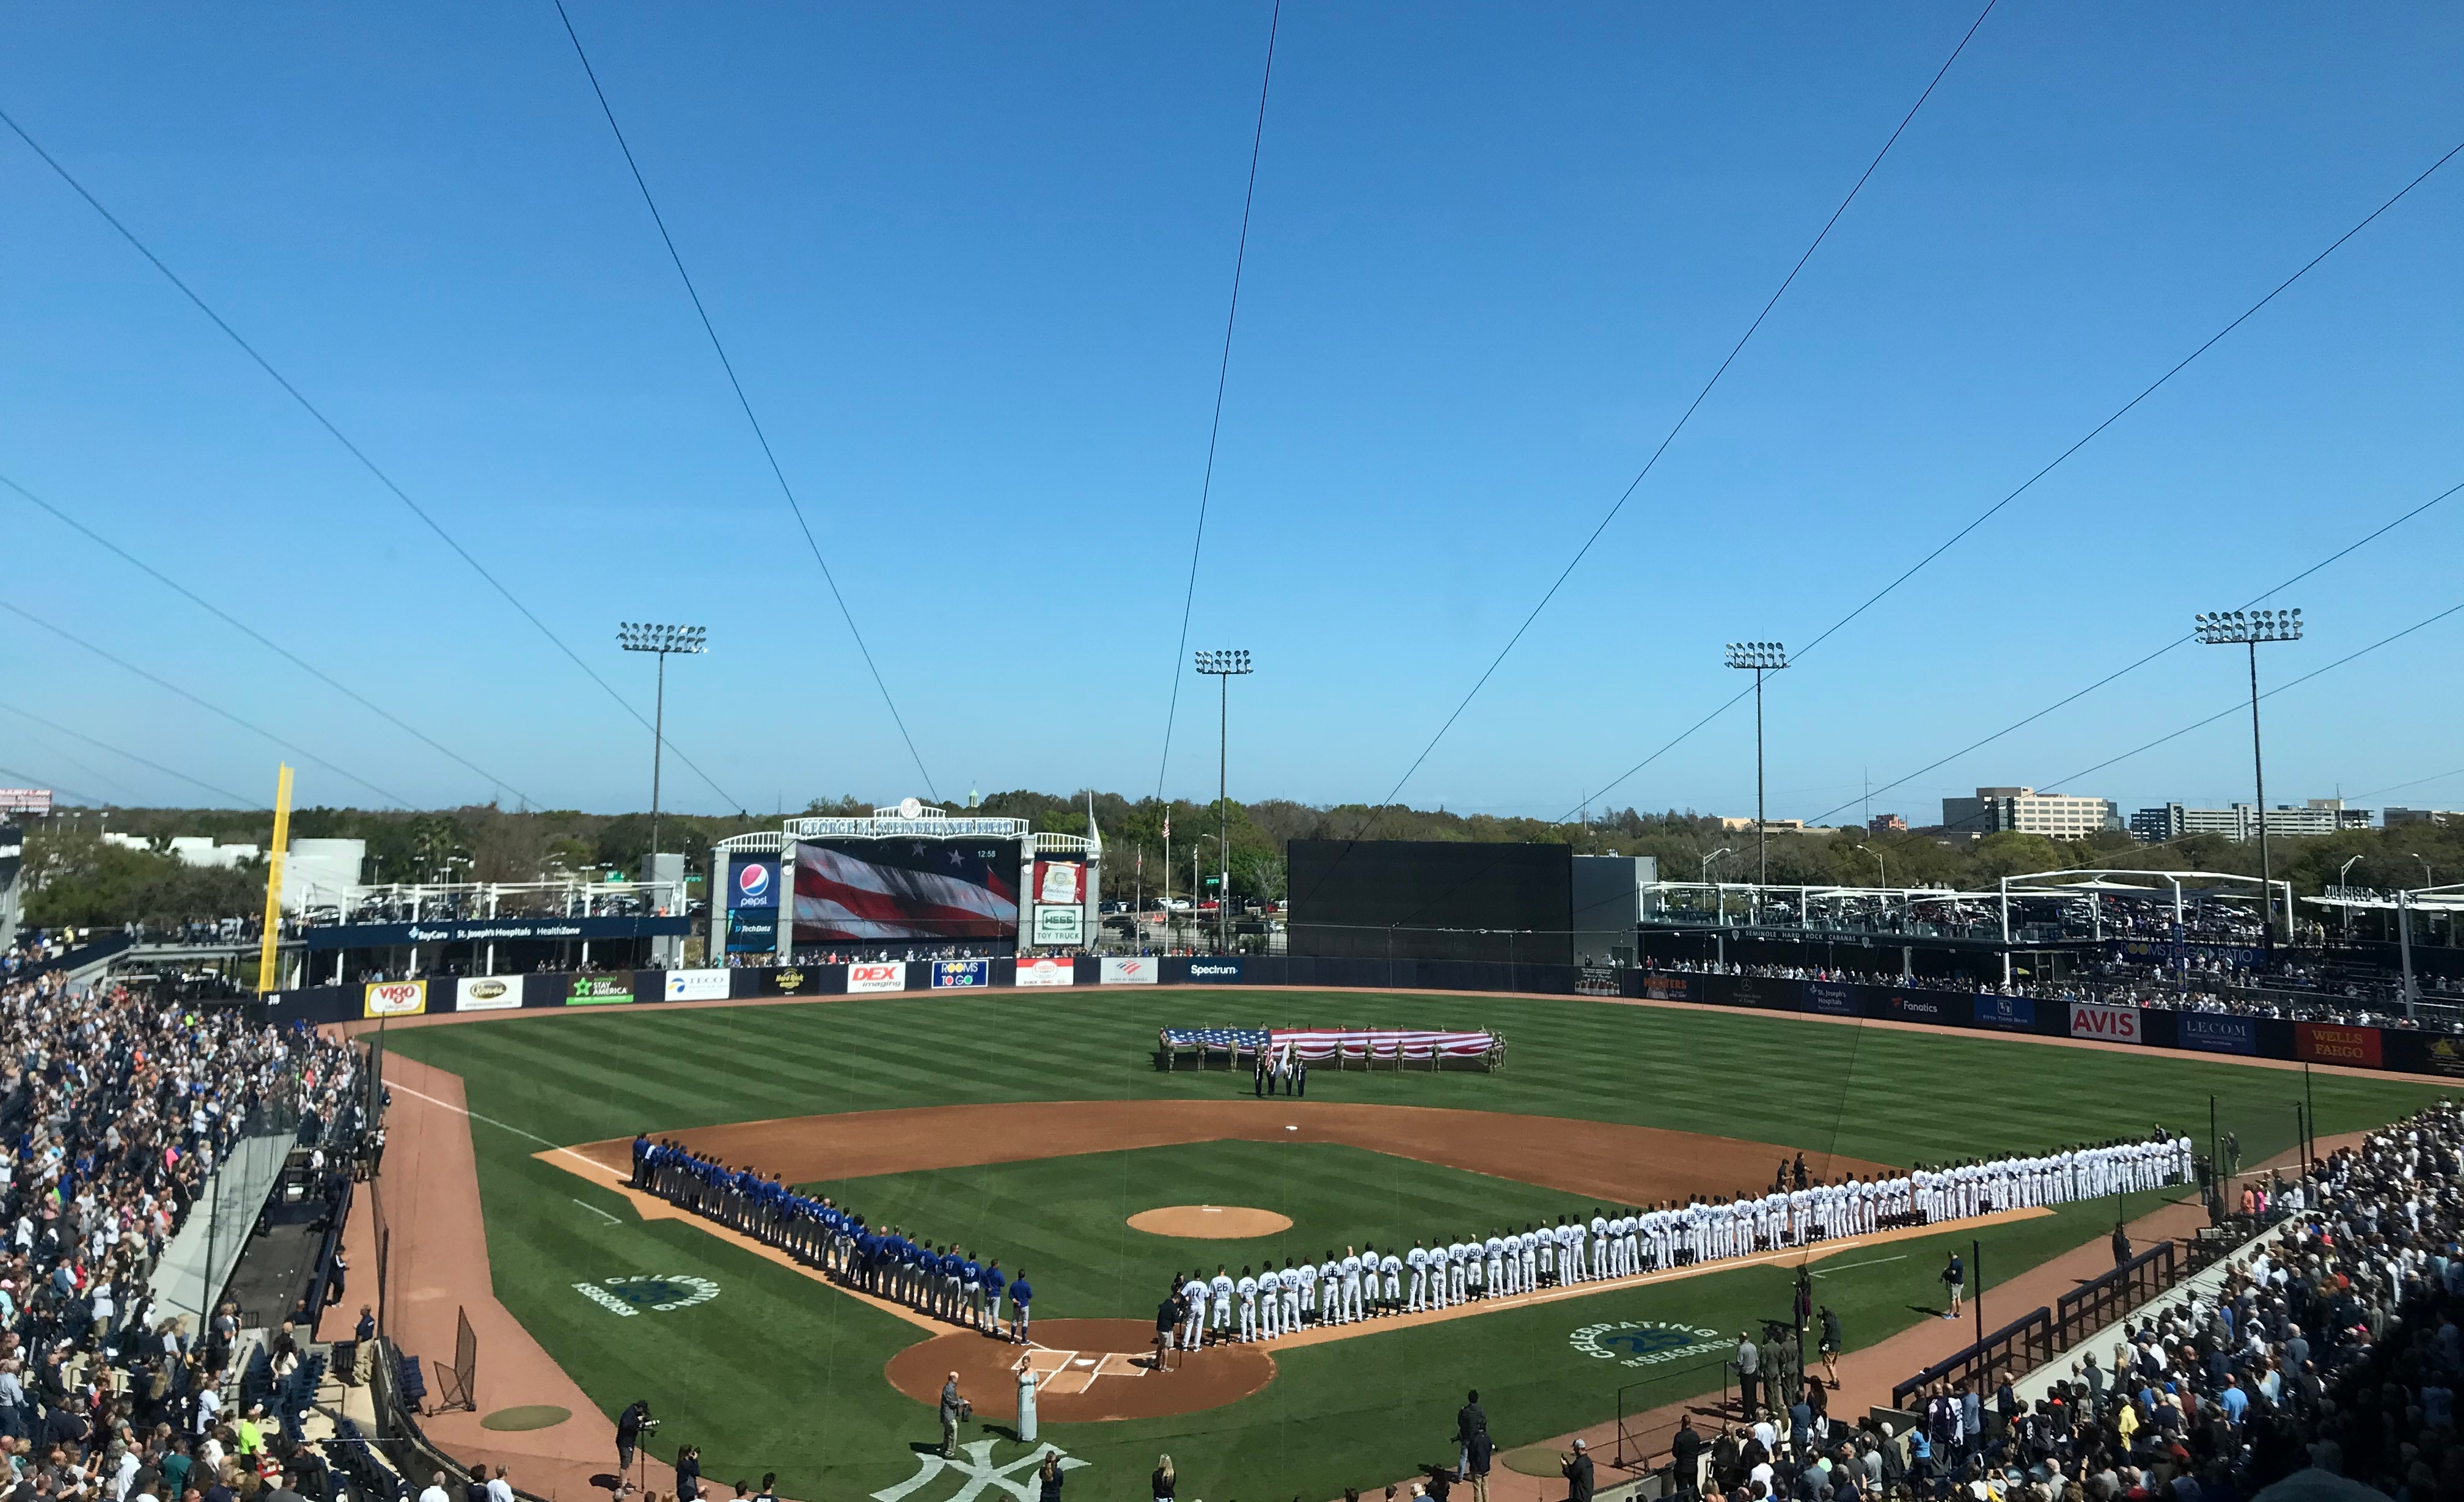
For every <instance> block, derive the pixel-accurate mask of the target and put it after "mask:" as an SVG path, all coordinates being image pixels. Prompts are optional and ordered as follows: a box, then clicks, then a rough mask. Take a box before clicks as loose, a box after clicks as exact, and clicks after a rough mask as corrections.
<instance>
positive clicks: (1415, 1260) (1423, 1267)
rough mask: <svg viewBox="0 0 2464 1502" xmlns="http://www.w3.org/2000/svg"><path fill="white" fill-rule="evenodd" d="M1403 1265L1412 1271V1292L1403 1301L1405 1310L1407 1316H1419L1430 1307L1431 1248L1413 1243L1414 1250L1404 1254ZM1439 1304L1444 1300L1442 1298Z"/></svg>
mask: <svg viewBox="0 0 2464 1502" xmlns="http://www.w3.org/2000/svg"><path fill="white" fill-rule="evenodd" d="M1403 1264H1404V1266H1406V1267H1408V1268H1410V1269H1411V1270H1412V1292H1411V1295H1410V1296H1409V1297H1408V1298H1406V1299H1405V1300H1404V1301H1403V1309H1404V1311H1405V1312H1406V1313H1407V1314H1418V1313H1419V1312H1420V1311H1421V1310H1423V1309H1426V1308H1428V1307H1429V1248H1426V1247H1423V1246H1421V1245H1420V1244H1419V1242H1417V1241H1416V1242H1414V1243H1412V1249H1411V1250H1410V1251H1408V1252H1405V1253H1404V1254H1403ZM1439 1302H1441V1303H1443V1302H1444V1300H1443V1299H1442V1298H1441V1299H1440V1300H1439Z"/></svg>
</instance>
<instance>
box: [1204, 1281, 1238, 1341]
mask: <svg viewBox="0 0 2464 1502" xmlns="http://www.w3.org/2000/svg"><path fill="white" fill-rule="evenodd" d="M1233 1286H1234V1285H1233V1282H1232V1274H1231V1273H1229V1272H1226V1271H1224V1270H1223V1268H1222V1265H1221V1263H1219V1264H1217V1265H1216V1269H1215V1281H1214V1283H1213V1284H1212V1285H1211V1287H1210V1290H1209V1292H1213V1293H1214V1295H1215V1317H1214V1318H1213V1319H1211V1320H1209V1321H1208V1324H1209V1326H1210V1327H1211V1328H1213V1329H1214V1330H1215V1331H1216V1332H1217V1333H1218V1334H1219V1335H1225V1334H1226V1333H1228V1332H1229V1331H1230V1330H1231V1328H1232V1290H1233ZM1227 1337H1228V1336H1227Z"/></svg>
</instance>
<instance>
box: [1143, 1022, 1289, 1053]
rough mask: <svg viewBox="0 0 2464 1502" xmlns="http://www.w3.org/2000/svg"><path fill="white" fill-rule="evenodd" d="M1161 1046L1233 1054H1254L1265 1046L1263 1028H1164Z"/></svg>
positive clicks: (1264, 1031) (1264, 1030)
mask: <svg viewBox="0 0 2464 1502" xmlns="http://www.w3.org/2000/svg"><path fill="white" fill-rule="evenodd" d="M1163 1046H1164V1047H1165V1048H1167V1049H1228V1050H1230V1051H1231V1052H1234V1053H1255V1052H1257V1051H1258V1050H1259V1049H1263V1048H1265V1046H1266V1029H1265V1028H1264V1027H1166V1028H1165V1029H1164V1030H1163Z"/></svg>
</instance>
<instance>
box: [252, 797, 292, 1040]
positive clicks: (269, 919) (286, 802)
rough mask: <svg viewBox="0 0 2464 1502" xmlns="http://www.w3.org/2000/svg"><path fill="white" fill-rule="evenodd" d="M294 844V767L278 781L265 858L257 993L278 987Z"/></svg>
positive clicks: (262, 993)
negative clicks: (286, 868)
mask: <svg viewBox="0 0 2464 1502" xmlns="http://www.w3.org/2000/svg"><path fill="white" fill-rule="evenodd" d="M290 845H291V767H290V764H289V763H287V762H286V763H284V765H283V768H282V773H281V775H280V776H279V777H277V778H276V779H275V784H274V845H273V847H272V849H271V850H269V851H268V852H267V855H266V860H265V938H264V939H262V940H260V941H259V942H258V944H257V949H256V992H257V994H258V995H259V996H262V995H264V994H265V993H266V992H268V991H271V990H273V989H274V983H275V968H274V966H275V945H276V944H277V943H278V942H279V941H280V939H281V938H282V852H283V851H284V850H288V849H289V848H290Z"/></svg>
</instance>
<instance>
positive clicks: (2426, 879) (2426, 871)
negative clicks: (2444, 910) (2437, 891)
mask: <svg viewBox="0 0 2464 1502" xmlns="http://www.w3.org/2000/svg"><path fill="white" fill-rule="evenodd" d="M2412 858H2413V859H2414V860H2421V852H2420V851H2419V850H2414V851H2413V852H2412ZM2421 884H2422V885H2423V886H2425V887H2434V886H2436V885H2438V872H2437V869H2436V868H2434V867H2432V866H2431V864H2430V862H2428V861H2426V860H2421Z"/></svg>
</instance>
